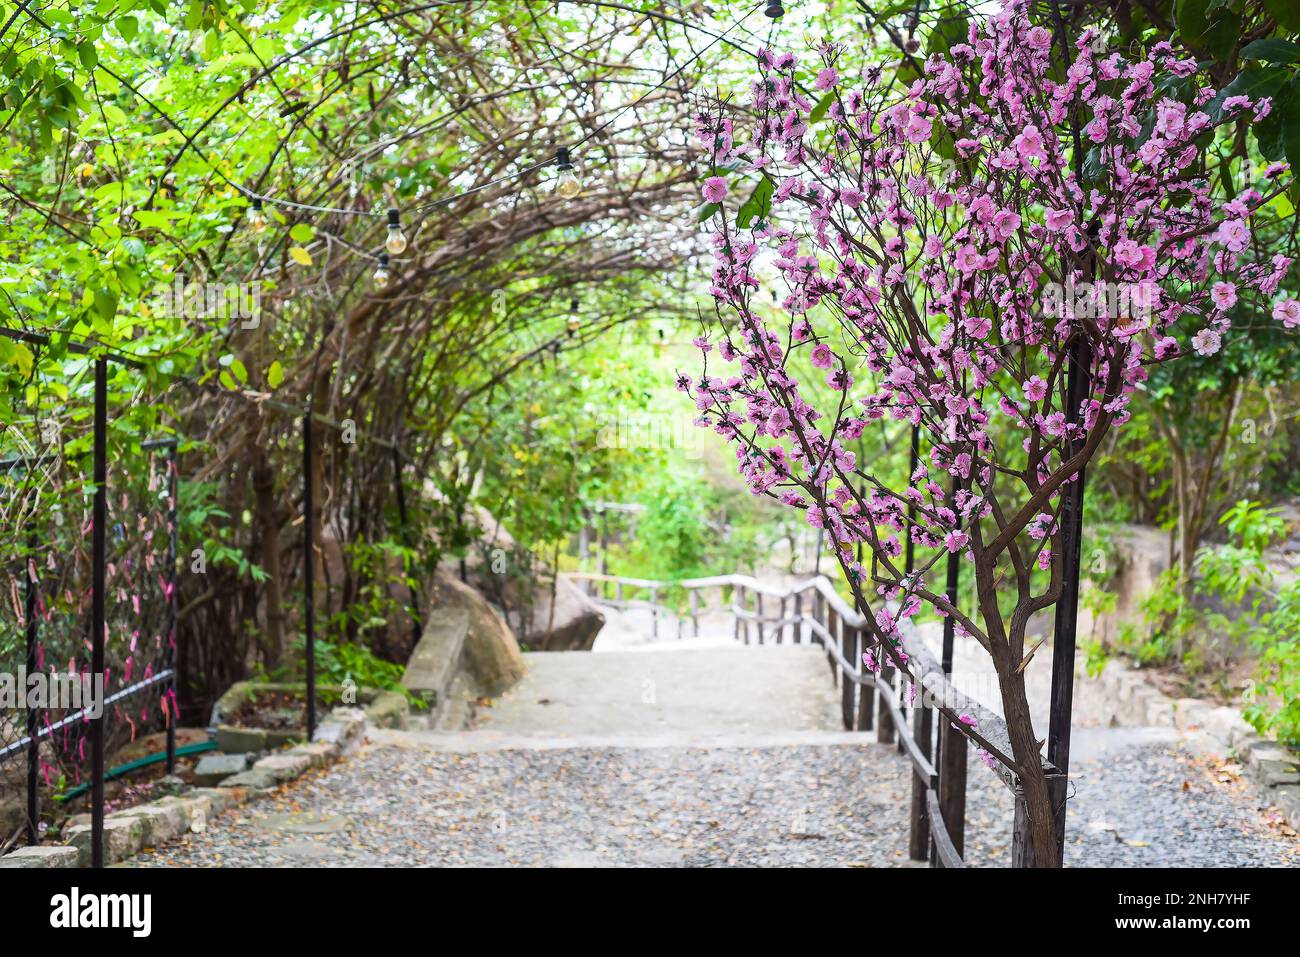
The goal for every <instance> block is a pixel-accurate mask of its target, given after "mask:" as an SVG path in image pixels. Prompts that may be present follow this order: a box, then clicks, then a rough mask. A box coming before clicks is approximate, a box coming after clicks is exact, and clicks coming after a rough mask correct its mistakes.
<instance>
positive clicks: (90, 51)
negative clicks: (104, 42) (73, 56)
mask: <svg viewBox="0 0 1300 957" xmlns="http://www.w3.org/2000/svg"><path fill="white" fill-rule="evenodd" d="M77 56H78V58H80V60H81V65H82V66H84V67H85V68H86V69H87V70H93V69H94V68H95V65H96V64H97V63H99V51H98V50H96V49H95V44H93V43H92V42H90V41H89V40H82V41H81V43H80V44H78V45H77Z"/></svg>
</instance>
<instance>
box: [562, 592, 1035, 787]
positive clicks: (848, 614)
mask: <svg viewBox="0 0 1300 957" xmlns="http://www.w3.org/2000/svg"><path fill="white" fill-rule="evenodd" d="M566 574H568V575H569V577H570V578H577V579H582V580H587V581H605V582H612V583H616V584H622V585H624V586H631V587H633V588H653V589H667V588H673V587H678V588H686V589H691V590H696V589H701V588H725V587H728V586H732V587H740V588H745V589H747V590H749V591H753V592H755V593H756V594H759V595H763V596H764V597H767V598H778V599H789V598H793V597H794V596H795V595H799V594H803V593H805V592H808V591H815V592H817V593H818V594H819V595H821V596H822V598H824V599H825V600H826V602H827V604H828V605H829V606H830V608H831V610H833V611H834V612H835V614H836V617H838V618H839V619H840V620H841V621H842V622H843V623H844V625H845V626H846V627H848V628H856V629H861V628H865V627H866V626H867V618H866V616H865V615H862V614H860V613H859V612H857V611H855V610H854V609H852V608H850V607H849V605H848V604H847V603H846V602H845V601H844V599H843V598H841V597H840V595H839V594H838V593H837V592H836V591H835V586H834V585H832V584H831V582H830V580H829V579H828V578H827V577H826V576H825V575H817V576H815V577H813V578H808V579H805V580H804V581H801V582H798V583H796V584H794V585H791V586H789V587H786V588H781V587H778V586H774V585H770V584H766V583H764V582H760V581H759V580H758V579H756V578H752V577H751V576H749V575H715V576H712V577H709V578H683V579H677V580H675V581H674V580H655V579H649V578H625V577H622V576H619V575H607V574H601V573H597V572H568V573H566ZM657 607H660V608H664V610H665V611H666V612H668V613H670V614H671V613H672V610H671V609H668V608H666V607H665V606H662V605H659V606H657ZM735 611H736V612H737V613H738V614H739V615H740V616H741V617H743V618H747V619H750V620H758V621H760V622H761V623H763V624H768V623H778V622H779V621H780V619H771V620H768V619H760V618H758V617H757V616H755V615H754V614H753V613H752V612H748V611H747V610H745V609H735ZM804 622H805V623H807V624H809V625H810V626H812V628H813V629H814V631H816V630H817V628H818V627H820V623H818V622H815V621H813V620H810V619H809V618H808V617H807V616H805V617H804ZM899 630H900V631H901V632H902V633H903V637H902V645H903V650H904V651H905V652H906V653H907V656H908V659H909V661H911V662H915V663H918V664H919V665H920V667H919V668H909V669H908V670H909V671H910V672H911V673H912V677H913V678H914V679H915V680H916V681H917V682H918V683H919V685H920V687H921V689H923V690H924V691H925V692H926V693H927V694H928V695H929V696H930V697H931V699H932V700H933V701H934V702H935V706H936V707H937V708H938V709H939V711H941V712H942V713H943V714H944V715H946V716H947V717H948V718H949V719H950V720H952V721H959V720H960V719H961V717H962V716H963V715H965V716H968V717H970V718H973V719H975V722H976V723H975V725H974V726H971V725H970V724H968V723H966V722H963V724H965V725H966V727H965V729H964V730H965V733H966V734H967V736H968V737H970V738H972V739H973V740H974V741H975V742H976V743H977V744H978V745H979V746H980V747H981V748H982V749H983V750H984V751H987V752H988V753H989V754H990V755H991V756H992V757H993V758H994V759H995V760H996V761H997V762H998V764H1000V765H1001V770H1000V771H998V772H997V773H998V776H999V777H1000V778H1001V779H1002V782H1003V783H1004V784H1006V785H1007V787H1009V788H1012V789H1013V790H1014V789H1015V788H1016V787H1017V775H1016V774H1015V771H1014V768H1015V764H1016V762H1015V758H1014V756H1013V755H1014V750H1013V748H1012V746H1011V736H1010V734H1009V733H1008V731H1007V726H1006V721H1005V720H1004V719H1003V718H1002V717H1001V716H1000V715H999V714H997V713H996V712H994V711H993V710H991V709H989V708H987V707H985V706H984V705H982V704H980V703H979V702H978V701H976V700H974V699H973V698H970V697H969V696H967V695H966V694H964V693H963V692H961V691H960V690H958V689H957V687H956V686H955V685H953V684H952V682H951V681H949V680H948V677H947V676H946V675H945V674H944V672H943V667H942V666H941V665H940V664H939V662H938V661H937V660H935V657H934V655H933V654H932V653H931V651H930V649H929V648H928V647H926V645H925V643H924V642H923V641H921V640H920V636H919V635H918V634H916V631H915V629H914V628H913V627H912V626H911V625H910V623H908V622H906V621H904V622H900V624H899ZM819 637H820V638H822V639H823V641H822V643H823V644H824V645H825V646H826V650H827V653H828V654H830V655H831V656H832V657H834V658H835V659H836V660H837V662H838V664H839V665H840V668H841V669H842V670H843V671H844V672H846V673H847V674H849V675H850V676H853V675H856V674H857V671H858V669H857V668H856V667H854V666H853V665H850V664H849V663H848V662H847V661H845V660H844V657H843V656H842V655H841V654H840V653H839V649H838V648H836V647H835V642H834V641H833V640H826V639H827V638H828V634H827V633H826V632H825V631H824V629H823V631H822V632H821V633H820V634H819ZM854 681H855V682H856V683H857V684H862V683H863V681H861V680H859V679H857V678H854ZM1039 760H1040V761H1041V762H1042V765H1043V770H1044V771H1046V772H1047V773H1048V775H1049V776H1050V775H1053V774H1059V773H1060V772H1059V771H1058V770H1057V768H1056V767H1055V766H1054V765H1053V764H1052V763H1051V762H1049V761H1048V760H1046V759H1045V758H1040V759H1039Z"/></svg>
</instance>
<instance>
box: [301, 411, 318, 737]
mask: <svg viewBox="0 0 1300 957" xmlns="http://www.w3.org/2000/svg"><path fill="white" fill-rule="evenodd" d="M311 403H312V400H311V396H308V397H307V411H306V412H305V413H304V414H303V417H302V512H303V558H302V567H303V630H304V637H305V642H306V649H307V739H308V740H309V741H310V740H311V739H312V738H314V737H315V736H316V620H315V616H316V607H315V606H316V601H315V599H316V595H315V584H316V582H315V579H316V561H315V555H314V549H315V542H314V541H313V540H312V539H313V525H314V524H315V520H314V512H315V503H314V502H313V500H312V488H311V484H312V483H311V476H312V461H311V408H312V404H311Z"/></svg>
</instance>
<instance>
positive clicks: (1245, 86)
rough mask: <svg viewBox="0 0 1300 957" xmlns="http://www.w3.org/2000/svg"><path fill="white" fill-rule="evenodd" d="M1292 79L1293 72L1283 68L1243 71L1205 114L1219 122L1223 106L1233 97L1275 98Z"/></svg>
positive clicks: (1261, 67) (1267, 67)
mask: <svg viewBox="0 0 1300 957" xmlns="http://www.w3.org/2000/svg"><path fill="white" fill-rule="evenodd" d="M1290 78H1291V71H1290V70H1288V69H1287V68H1286V67H1281V66H1257V67H1250V68H1249V69H1246V70H1242V71H1241V72H1240V73H1238V74H1237V75H1236V76H1235V77H1234V78H1233V80H1232V82H1231V83H1229V84H1228V85H1227V86H1225V87H1224V88H1223V89H1222V90H1220V91H1219V94H1218V95H1217V96H1216V97H1215V98H1214V99H1213V100H1211V101H1210V102H1209V104H1207V105H1206V107H1205V112H1206V113H1207V114H1208V115H1209V117H1210V119H1212V120H1214V121H1216V122H1217V121H1218V120H1219V119H1221V118H1222V116H1223V104H1224V103H1226V102H1227V101H1228V100H1229V99H1230V98H1231V97H1234V96H1248V97H1250V98H1251V99H1252V100H1257V99H1259V98H1261V97H1265V96H1273V95H1274V94H1275V93H1277V91H1278V90H1280V89H1281V88H1282V84H1283V83H1285V82H1286V81H1287V80H1289V79H1290Z"/></svg>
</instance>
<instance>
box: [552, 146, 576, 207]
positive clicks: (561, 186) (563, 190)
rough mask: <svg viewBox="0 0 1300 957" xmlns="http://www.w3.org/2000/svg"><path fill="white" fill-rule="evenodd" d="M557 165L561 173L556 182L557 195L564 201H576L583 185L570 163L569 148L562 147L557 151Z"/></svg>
mask: <svg viewBox="0 0 1300 957" xmlns="http://www.w3.org/2000/svg"><path fill="white" fill-rule="evenodd" d="M555 165H556V167H557V168H558V169H559V171H560V175H559V177H558V178H557V179H556V180H555V193H556V195H557V196H560V197H562V198H564V199H574V198H575V197H577V195H578V194H579V193H581V192H582V183H581V182H580V181H579V180H578V176H577V174H576V173H574V172H573V164H572V163H571V162H569V148H568V147H567V146H561V147H560V148H559V149H558V150H556V151H555Z"/></svg>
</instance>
